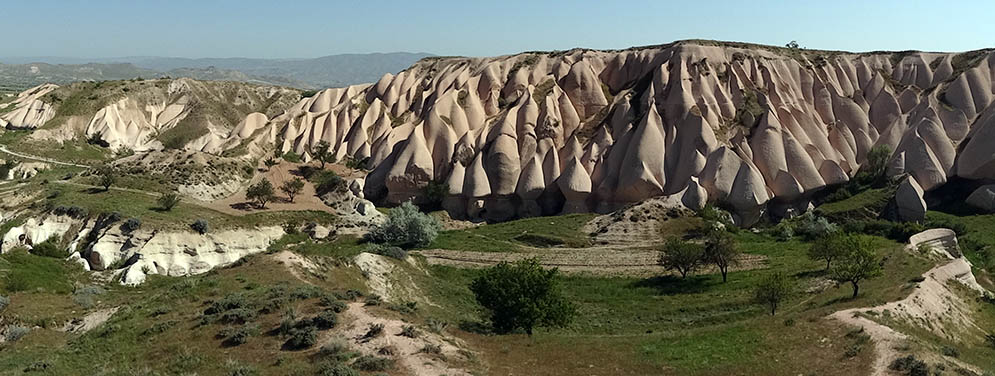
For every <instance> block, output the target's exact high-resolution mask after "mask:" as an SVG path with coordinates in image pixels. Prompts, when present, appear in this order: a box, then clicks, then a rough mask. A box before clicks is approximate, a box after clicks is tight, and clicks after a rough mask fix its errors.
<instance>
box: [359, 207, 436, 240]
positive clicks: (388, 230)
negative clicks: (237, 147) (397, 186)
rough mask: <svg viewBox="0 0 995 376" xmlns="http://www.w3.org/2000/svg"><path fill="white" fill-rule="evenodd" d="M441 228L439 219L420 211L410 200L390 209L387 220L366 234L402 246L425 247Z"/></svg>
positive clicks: (367, 238)
mask: <svg viewBox="0 0 995 376" xmlns="http://www.w3.org/2000/svg"><path fill="white" fill-rule="evenodd" d="M441 228H442V225H441V224H440V223H439V220H437V219H435V217H432V216H430V215H428V214H425V213H422V212H420V211H418V208H417V207H415V205H414V204H412V203H411V202H410V201H408V202H405V203H403V204H401V206H398V207H396V208H393V209H390V211H389V212H388V213H387V220H386V221H384V223H383V224H380V225H377V226H374V227H373V228H372V229H370V232H369V233H367V234H366V240H367V241H369V242H371V243H378V244H388V245H393V246H397V247H401V248H414V247H424V246H427V245H429V243H431V242H432V241H433V240H435V237H436V236H438V235H439V229H441Z"/></svg>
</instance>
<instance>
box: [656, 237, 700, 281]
mask: <svg viewBox="0 0 995 376" xmlns="http://www.w3.org/2000/svg"><path fill="white" fill-rule="evenodd" d="M704 256H705V248H704V247H702V246H701V245H700V244H695V243H691V242H688V241H684V240H681V239H678V238H676V237H674V238H670V239H667V242H666V243H664V244H663V253H662V254H661V255H660V261H659V263H660V265H661V266H663V267H664V268H667V270H676V271H677V272H678V273H680V274H681V278H687V276H688V274H690V273H692V272H694V271H695V270H697V269H698V268H699V267H700V266H701V263H702V261H703V260H704Z"/></svg>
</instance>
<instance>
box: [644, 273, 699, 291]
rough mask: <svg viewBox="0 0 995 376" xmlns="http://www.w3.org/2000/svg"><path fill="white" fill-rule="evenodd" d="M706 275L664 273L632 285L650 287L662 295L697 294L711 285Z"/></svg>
mask: <svg viewBox="0 0 995 376" xmlns="http://www.w3.org/2000/svg"><path fill="white" fill-rule="evenodd" d="M711 284H712V283H711V282H710V281H709V278H708V277H706V276H689V277H687V278H681V277H679V276H673V275H662V276H656V277H650V278H646V279H642V280H639V281H636V282H634V283H632V287H650V288H654V289H656V290H657V292H658V293H660V295H681V294H696V293H700V292H703V291H705V290H708V288H709V287H710V286H711Z"/></svg>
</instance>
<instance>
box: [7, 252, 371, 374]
mask: <svg viewBox="0 0 995 376" xmlns="http://www.w3.org/2000/svg"><path fill="white" fill-rule="evenodd" d="M266 257H268V256H263V255H259V256H254V257H251V258H250V259H249V260H247V261H246V262H243V263H241V264H240V265H238V266H234V267H230V268H225V269H221V270H215V271H211V272H208V273H206V274H203V275H200V276H195V277H187V278H172V277H153V278H151V279H150V280H149V281H148V282H147V283H145V284H143V285H142V286H140V287H137V288H130V287H123V286H118V285H114V284H110V285H107V286H105V288H106V289H107V291H108V292H107V293H106V294H104V295H99V296H98V298H99V302H98V303H97V305H96V306H95V307H92V308H89V309H85V308H82V307H80V306H78V305H74V304H73V303H72V300H70V299H69V297H68V296H67V295H65V294H53V293H49V292H36V291H32V292H24V293H17V294H13V295H12V301H13V302H14V303H13V304H12V306H11V308H10V310H9V311H8V312H7V313H5V314H7V315H9V316H11V317H16V318H18V319H19V320H22V321H26V322H39V323H41V322H53V321H61V320H56V318H59V319H64V318H62V317H56V316H60V315H62V313H65V312H69V311H75V312H83V311H93V310H96V309H101V308H109V307H121V309H120V311H118V313H116V314H115V315H114V316H113V317H112V318H111V320H110V321H108V322H107V323H106V324H104V325H103V326H101V327H100V328H98V329H95V330H93V331H91V332H89V333H86V334H84V335H74V334H67V333H62V332H58V331H55V330H51V329H42V328H36V329H34V330H33V331H32V332H31V333H30V334H29V335H28V336H26V337H25V338H24V339H22V340H21V341H20V342H18V343H17V344H16V346H11V347H9V348H7V349H4V350H2V356H0V374H5V375H6V374H10V375H14V374H22V373H23V371H22V370H24V369H25V368H27V367H29V366H31V365H32V364H39V363H44V364H47V365H48V367H49V369H48V371H47V372H46V373H47V374H56V375H73V374H111V375H117V374H200V375H227V374H231V372H232V370H233V369H234V367H235V365H239V366H243V367H249V368H252V369H254V370H256V371H257V372H259V373H260V374H302V375H303V374H308V375H310V374H314V372H315V371H314V364H312V361H311V359H310V357H311V356H312V355H313V353H309V352H301V351H282V350H281V346H282V345H283V342H284V341H285V340H286V337H283V336H280V335H276V334H273V333H270V331H271V330H273V329H275V328H277V327H278V326H279V321H280V319H281V317H282V312H284V311H285V310H294V311H295V312H297V317H301V318H303V317H310V316H312V315H314V314H315V313H316V312H318V311H319V310H320V309H321V308H320V307H318V299H317V298H307V299H303V300H300V299H298V300H294V299H291V300H290V301H289V302H288V303H285V304H283V306H282V307H281V308H280V309H278V310H276V311H275V312H272V313H263V314H260V315H259V317H258V318H256V319H253V320H252V324H253V325H257V326H258V328H259V334H257V335H255V336H253V337H250V339H249V342H248V343H247V344H244V345H241V346H239V347H227V346H225V345H223V344H222V339H221V338H218V337H216V334H217V333H218V332H219V331H220V330H221V329H223V328H224V327H225V326H226V325H224V324H219V323H208V324H206V325H204V324H202V323H201V317H202V312H203V311H204V309H205V308H207V306H208V302H210V301H211V300H215V299H219V298H222V297H224V296H225V295H227V294H229V293H241V294H245V295H246V296H247V297H248V299H249V301H254V302H256V303H255V304H258V305H265V304H266V303H267V302H268V301H269V300H271V299H269V298H270V297H272V296H274V294H273V293H272V291H273V290H271V289H273V288H274V287H276V288H277V289H280V291H282V290H286V291H288V292H289V291H295V290H297V289H299V288H302V287H304V285H303V284H302V283H301V282H300V281H297V280H296V279H294V277H293V276H291V275H290V274H289V273H287V272H286V269H284V267H283V266H282V265H279V264H277V263H275V262H271V261H268V260H267V259H266ZM358 278H361V277H360V276H358V273H352V274H346V273H343V274H340V275H336V276H333V277H332V278H328V279H327V280H326V281H324V282H320V281H319V282H318V287H319V288H321V289H322V290H323V291H325V292H332V291H344V290H345V289H347V288H354V287H356V286H358V285H359V283H358V282H359V280H358ZM280 286H284V287H280ZM276 295H277V296H281V297H286V296H288V293H286V292H285V293H280V294H276ZM40 304H46V305H47V306H48V307H49V308H50V309H48V310H45V311H40V310H38V309H32V308H31V307H32V306H38V305H40ZM236 326H237V325H236ZM49 327H54V326H52V325H49Z"/></svg>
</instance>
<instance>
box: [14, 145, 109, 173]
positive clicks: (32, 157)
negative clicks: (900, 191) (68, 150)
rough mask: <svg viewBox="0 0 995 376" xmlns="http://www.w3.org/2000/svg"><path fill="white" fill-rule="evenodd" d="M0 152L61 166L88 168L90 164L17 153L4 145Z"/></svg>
mask: <svg viewBox="0 0 995 376" xmlns="http://www.w3.org/2000/svg"><path fill="white" fill-rule="evenodd" d="M0 152H3V153H6V154H10V155H13V156H15V157H18V158H24V159H31V160H35V161H39V162H46V163H52V164H57V165H63V166H71V167H82V168H90V166H88V165H83V164H77V163H69V162H62V161H59V160H55V159H52V158H45V157H39V156H37V155H30V154H23V153H18V152H15V151H10V149H7V146H6V145H0Z"/></svg>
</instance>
